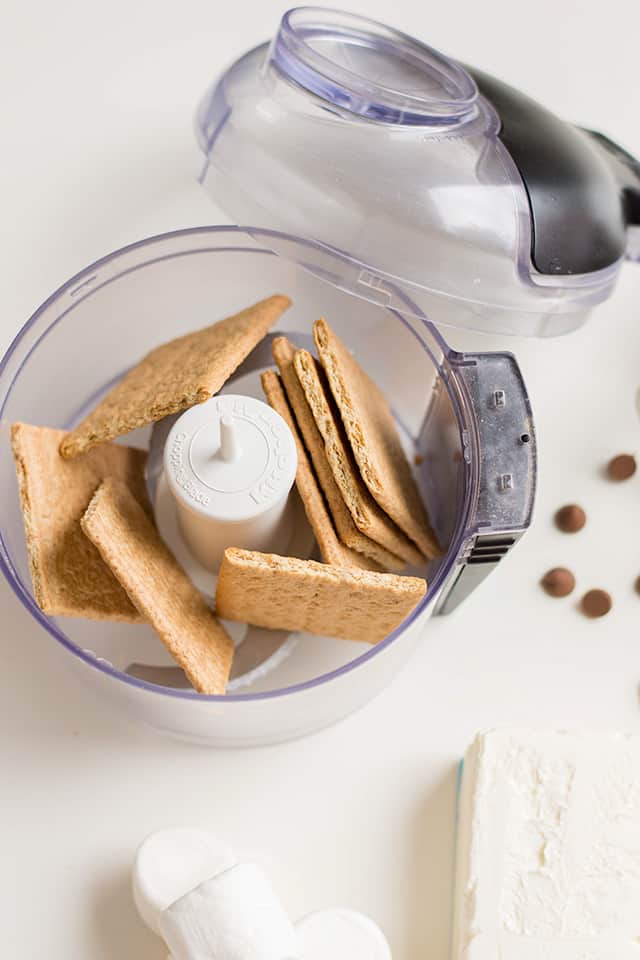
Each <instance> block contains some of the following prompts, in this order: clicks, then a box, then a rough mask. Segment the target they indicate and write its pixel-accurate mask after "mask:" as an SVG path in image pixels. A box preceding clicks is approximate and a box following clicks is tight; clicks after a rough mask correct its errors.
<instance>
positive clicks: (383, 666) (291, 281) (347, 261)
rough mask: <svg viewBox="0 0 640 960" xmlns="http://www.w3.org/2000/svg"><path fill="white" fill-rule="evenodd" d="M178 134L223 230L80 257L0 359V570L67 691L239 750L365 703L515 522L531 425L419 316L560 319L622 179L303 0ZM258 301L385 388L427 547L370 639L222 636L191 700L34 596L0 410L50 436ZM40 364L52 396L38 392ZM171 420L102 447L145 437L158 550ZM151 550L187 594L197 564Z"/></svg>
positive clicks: (156, 659) (601, 154)
mask: <svg viewBox="0 0 640 960" xmlns="http://www.w3.org/2000/svg"><path fill="white" fill-rule="evenodd" d="M196 131H197V137H198V143H199V146H200V148H201V151H202V157H203V163H202V173H201V181H202V183H203V185H204V187H205V189H206V190H207V191H208V192H209V193H211V194H212V196H213V197H214V198H215V200H216V202H217V203H219V204H221V205H222V206H223V207H224V208H225V209H226V210H227V212H228V213H230V214H231V215H232V216H233V218H234V220H235V221H236V222H237V223H238V224H239V226H237V227H220V226H218V227H216V226H213V227H208V228H197V229H187V230H182V231H178V232H175V233H170V234H165V235H162V236H158V237H153V238H151V239H148V240H143V241H141V242H139V243H135V244H133V245H131V246H129V247H126V248H124V249H122V250H119V251H117V252H115V253H113V254H111V255H109V256H107V257H105V258H103V259H102V260H100V261H98V262H96V263H94V264H92V265H91V266H90V267H88V268H87V269H86V270H84V271H82V272H81V273H80V274H78V275H77V276H75V277H73V278H72V279H71V280H69V281H68V282H67V283H66V284H64V285H63V286H62V287H61V288H60V289H59V290H58V291H57V292H55V293H54V294H53V295H52V296H51V297H50V298H49V299H48V300H47V301H46V302H45V303H44V304H43V305H42V306H41V307H40V308H39V310H37V311H36V313H35V314H34V316H33V317H32V318H31V319H30V320H29V321H28V322H27V323H26V324H25V326H24V327H23V329H22V330H21V331H20V333H19V334H18V336H17V337H16V339H15V341H14V343H13V344H12V346H11V347H10V349H9V351H8V352H7V354H6V356H5V357H4V359H3V361H2V365H1V368H0V404H1V415H2V433H3V443H2V445H1V447H0V469H1V471H2V482H3V489H4V490H5V497H4V501H3V510H2V521H1V529H0V535H1V541H0V563H1V564H2V568H3V572H4V573H5V576H6V577H7V579H8V581H9V583H10V584H11V586H12V587H13V589H14V590H15V592H16V594H17V595H18V597H19V598H20V599H21V601H22V602H23V603H24V605H25V606H26V607H27V609H28V610H29V611H30V613H31V614H32V615H33V617H34V618H35V619H36V620H37V621H38V622H39V623H40V624H41V625H42V626H43V627H44V628H45V630H46V631H47V632H48V633H49V634H50V635H51V636H52V637H53V638H55V639H56V640H57V641H58V642H59V644H60V645H61V647H62V648H63V649H64V651H65V652H66V654H67V656H66V660H67V661H68V662H69V664H71V665H72V666H73V667H74V668H75V670H76V671H77V672H78V673H79V674H80V675H81V677H82V679H83V681H84V683H85V684H87V685H89V686H91V687H92V688H93V689H95V691H96V693H100V694H102V695H104V696H105V697H107V698H108V699H109V700H110V701H111V702H112V703H113V704H114V705H115V706H116V707H117V708H118V709H119V710H120V711H121V712H122V713H124V714H127V715H128V716H130V717H131V718H133V719H136V720H139V721H140V722H143V723H146V724H149V725H151V726H153V727H155V728H157V729H159V730H162V731H165V732H168V733H171V734H173V735H176V736H179V737H184V738H189V739H192V740H197V741H201V742H203V743H208V744H213V745H231V746H233V745H245V744H260V743H266V742H270V741H277V740H282V739H286V738H289V737H295V736H300V735H302V734H305V733H308V732H310V731H312V730H314V729H317V728H319V727H321V726H323V725H325V724H328V723H330V722H333V721H335V720H337V719H338V718H340V717H341V716H344V715H346V714H347V713H349V712H351V711H352V710H354V709H356V708H357V707H359V706H360V705H362V704H363V703H364V702H366V701H367V700H368V699H370V698H371V697H372V696H374V695H375V694H376V693H377V692H378V691H379V690H380V689H382V688H383V687H384V686H385V685H386V684H387V683H388V682H389V680H390V679H391V677H392V676H393V675H394V673H395V672H396V671H397V670H398V668H399V667H400V666H401V665H402V664H403V663H404V662H405V661H406V660H407V659H408V657H409V656H410V654H411V652H412V650H413V648H414V646H415V645H416V643H417V642H418V641H419V638H420V633H421V629H422V628H423V627H424V623H425V621H426V619H427V618H428V617H429V616H431V615H432V614H448V613H449V612H451V611H452V610H454V609H455V607H456V606H457V605H458V604H459V603H460V602H461V601H462V600H463V599H465V598H466V597H467V596H468V595H469V593H470V592H472V590H473V589H474V587H475V586H476V585H477V584H478V583H479V582H480V581H481V580H483V579H484V577H485V576H486V575H487V574H488V573H489V572H491V571H492V570H493V569H494V567H495V566H496V565H497V564H498V563H499V562H500V560H501V558H502V557H503V556H504V555H505V554H506V553H508V551H509V550H510V549H511V547H512V546H513V545H514V544H515V543H516V542H517V541H518V540H519V539H520V537H521V536H522V534H523V533H524V531H525V530H526V529H527V527H528V525H529V523H530V520H531V514H532V508H533V501H534V494H535V482H536V438H535V429H534V425H533V421H532V415H531V409H530V405H529V400H528V397H527V391H526V387H525V384H524V383H523V380H522V377H521V374H520V371H519V369H518V365H517V363H516V360H515V359H514V357H513V356H512V355H511V354H509V353H506V352H504V353H502V352H498V353H464V352H457V351H454V350H452V349H451V348H450V347H449V346H448V345H447V343H446V340H445V339H444V337H443V335H442V333H441V329H440V328H441V327H442V326H452V325H453V326H457V327H463V328H465V329H473V330H478V331H492V332H501V333H505V334H521V335H522V334H528V335H537V336H551V335H555V334H560V333H565V332H567V331H569V330H571V329H574V328H576V327H577V326H579V325H580V324H581V323H583V322H584V320H585V318H586V316H587V313H588V311H589V310H590V309H591V308H592V307H593V306H594V305H595V304H597V303H599V302H600V301H602V300H603V299H605V298H606V297H607V296H608V295H609V294H610V293H611V291H612V289H613V286H614V283H615V279H616V276H617V274H618V272H619V270H620V266H621V262H622V260H623V259H624V257H625V256H627V257H630V258H636V257H638V256H640V242H639V241H638V237H639V234H638V224H639V223H640V174H639V168H638V165H637V163H635V161H633V159H632V158H630V157H629V156H628V155H627V154H625V153H624V152H623V151H622V150H621V149H620V148H618V147H616V146H615V145H613V144H611V143H610V142H609V141H607V140H606V139H605V138H603V137H601V136H599V135H596V134H593V133H589V132H587V131H583V130H578V129H577V128H575V127H572V126H570V125H568V124H565V123H563V122H562V121H560V120H558V119H557V118H556V117H554V116H553V115H552V114H550V113H548V112H547V111H545V110H543V109H542V108H541V107H539V106H538V105H536V104H534V103H533V102H532V101H529V100H527V99H526V98H524V97H522V96H521V95H520V94H518V93H517V92H516V91H514V90H511V89H510V88H508V87H506V86H504V85H502V84H500V83H498V81H495V80H493V79H492V78H490V77H486V76H483V75H481V74H479V73H476V72H474V71H473V70H470V69H468V68H466V67H463V66H461V65H460V64H457V63H455V62H454V61H452V60H449V59H448V58H446V57H444V56H442V55H441V54H439V53H437V52H436V51H434V50H432V49H430V48H429V47H426V46H425V45H424V44H422V43H420V42H419V41H417V40H414V39H413V38H411V37H408V36H406V35H404V34H401V33H398V32H397V31H394V30H392V29H390V28H388V27H385V26H382V25H380V24H378V23H375V22H372V21H369V20H366V19H363V18H360V17H355V16H351V15H348V14H344V13H341V12H337V11H331V10H326V9H312V8H302V9H297V10H293V11H291V12H289V13H288V14H286V15H285V16H284V17H283V19H282V21H281V24H280V26H279V29H278V32H277V34H276V36H275V38H274V40H273V41H272V42H271V43H270V44H265V45H263V46H261V47H258V48H256V49H255V50H252V51H250V52H249V53H247V54H246V55H245V56H243V57H241V58H240V59H239V60H238V61H237V62H236V63H234V64H233V65H232V66H231V67H230V68H229V69H228V70H227V72H226V73H225V74H223V76H222V77H221V78H220V79H218V80H217V81H216V83H215V84H214V85H213V87H212V88H211V90H210V91H209V92H208V93H207V95H206V96H205V98H204V99H203V101H202V103H201V105H200V108H199V110H198V113H197V121H196ZM276 292H278V293H283V294H286V295H288V296H290V297H291V299H292V301H293V305H292V307H291V308H290V309H288V310H287V311H286V312H285V313H284V314H283V315H282V317H281V319H280V320H279V321H278V323H277V325H276V328H275V330H274V332H273V333H272V335H274V334H279V333H285V334H286V335H287V336H288V337H289V338H290V339H291V340H292V341H293V342H294V343H295V344H296V345H298V346H304V347H308V346H309V345H310V344H311V343H312V339H311V331H312V326H313V323H314V321H315V320H316V319H317V318H318V317H320V316H326V317H327V319H328V320H329V322H330V324H331V326H332V327H333V329H334V330H335V331H336V333H337V334H338V335H339V337H340V338H341V339H342V340H343V341H344V343H345V344H346V345H347V346H348V348H349V349H350V350H351V351H353V353H354V355H355V356H356V357H357V359H358V361H359V363H360V364H361V365H362V366H363V367H364V369H365V370H366V371H367V372H368V374H369V375H370V376H371V377H372V378H373V380H374V381H375V382H376V383H377V384H378V386H379V387H380V388H381V390H382V391H383V392H384V394H385V395H386V398H387V400H388V402H389V404H390V406H391V408H392V410H393V414H394V416H395V419H396V422H397V425H398V428H399V431H400V433H401V436H402V440H403V443H404V446H405V449H406V450H407V452H408V453H409V454H410V457H411V460H412V461H413V462H414V464H415V477H416V481H417V483H418V486H419V488H420V491H421V493H422V496H423V498H424V500H425V503H426V504H427V506H428V508H429V513H430V516H431V518H432V521H433V524H434V527H435V531H436V533H437V535H438V538H439V540H440V543H441V545H442V547H443V554H442V556H441V557H439V558H438V559H436V560H433V561H431V562H430V563H429V564H428V565H426V566H425V567H424V569H420V570H417V571H415V570H410V571H409V572H412V573H414V572H417V573H418V574H419V575H421V576H425V577H426V579H427V581H428V590H427V594H426V596H425V597H424V599H423V600H422V601H421V602H420V603H419V604H418V606H417V607H416V608H415V609H414V610H413V612H412V613H411V614H410V615H409V616H408V617H407V618H406V620H405V621H404V622H403V623H402V624H401V625H400V626H399V627H398V628H397V629H396V630H394V631H393V632H392V633H391V634H389V636H387V637H386V638H385V639H384V640H382V641H381V642H380V643H378V644H377V645H376V646H373V647H371V646H368V645H366V644H362V643H355V642H351V641H344V640H336V639H329V638H326V637H319V636H312V635H291V634H287V633H285V632H283V631H267V630H260V629H257V628H255V627H250V628H247V629H244V628H242V627H240V628H237V629H234V640H235V641H236V643H237V649H236V657H235V661H234V671H233V673H232V681H231V683H230V685H229V688H228V693H227V695H226V696H203V695H200V694H198V693H196V692H195V691H194V690H192V689H190V688H189V687H188V685H187V684H186V683H185V681H184V677H183V676H182V674H181V671H180V670H178V669H177V668H176V667H175V664H173V663H172V661H171V659H170V657H169V655H168V654H167V653H166V651H165V650H164V648H163V647H162V645H161V644H160V642H159V640H158V639H157V637H156V636H155V634H154V633H153V631H152V630H151V629H150V628H149V627H147V626H144V625H125V624H120V623H110V622H91V621H85V620H73V619H70V618H61V617H47V616H45V615H44V614H43V613H42V612H41V611H40V609H39V608H38V607H37V605H36V603H35V600H34V597H33V594H32V589H31V584H30V577H29V568H28V562H27V555H26V549H25V542H24V533H23V529H22V518H21V514H20V506H19V499H18V490H17V484H16V481H15V472H14V465H13V462H12V457H11V450H10V445H9V442H8V432H9V428H10V425H11V423H12V422H14V421H17V420H20V421H26V422H28V423H33V424H42V425H47V426H54V427H60V428H70V427H72V426H74V425H75V424H76V423H77V422H78V421H79V420H80V419H81V418H82V417H83V416H84V415H85V413H86V412H87V411H88V410H90V409H91V408H92V407H93V406H94V405H95V402H96V400H97V399H99V398H100V397H101V396H102V395H103V394H104V393H105V392H106V391H107V390H108V389H109V388H110V387H111V386H112V385H113V384H114V383H115V382H117V381H118V379H119V378H120V377H122V375H123V373H125V372H126V370H127V369H128V367H130V366H131V365H132V364H134V363H136V362H137V361H138V359H139V358H140V357H142V356H143V355H144V354H145V353H147V352H148V351H149V350H151V349H152V348H154V347H156V346H157V345H158V344H160V343H163V342H166V341H169V340H171V339H172V338H175V337H178V336H181V335H182V334H184V333H187V332H189V331H192V330H196V329H198V328H200V327H204V326H206V325H208V324H211V323H213V322H214V321H216V320H219V319H222V318H223V317H225V316H227V315H230V314H232V313H235V312H236V311H238V310H239V309H241V308H242V307H245V306H247V305H248V304H250V303H254V302H257V301H259V300H261V299H263V298H265V297H268V296H270V295H271V294H273V293H276ZM273 366H274V364H273V361H272V358H271V354H270V349H269V338H267V340H266V341H264V342H263V343H262V344H260V345H259V346H258V347H257V348H256V350H255V351H254V352H253V353H252V354H250V355H249V357H247V359H246V360H245V362H244V363H243V364H242V365H241V367H240V368H239V369H238V370H237V371H236V373H235V374H234V376H233V377H231V378H230V379H229V381H228V382H227V383H226V384H225V387H224V388H223V390H222V392H221V395H222V396H224V395H225V394H228V395H229V396H233V395H238V394H241V395H244V396H246V395H251V393H252V391H253V390H254V389H255V384H256V383H258V384H259V374H260V372H261V371H263V370H265V369H267V368H272V367H273ZM52 370H55V371H56V389H55V391H53V392H52V391H51V390H49V389H47V390H43V389H42V384H43V383H44V384H47V383H48V382H49V380H50V376H51V371H52ZM255 396H256V398H259V399H264V397H262V396H261V393H260V391H259V388H258V390H257V392H255ZM172 426H173V422H165V421H160V422H159V423H158V424H156V425H155V426H154V427H153V428H145V429H144V430H142V431H136V432H135V433H134V434H132V435H131V436H130V437H127V439H126V442H127V443H131V444H132V445H138V446H140V445H142V446H147V447H150V458H149V467H148V474H149V476H148V484H149V488H150V492H151V493H152V496H153V499H154V502H155V504H156V508H157V510H158V521H159V527H160V531H161V533H162V534H163V536H165V538H166V539H167V540H168V541H169V542H170V543H171V544H172V545H173V546H174V547H175V543H176V542H177V538H178V539H179V531H178V526H179V524H178V521H177V519H176V518H175V515H173V519H171V513H170V511H168V512H167V511H163V509H161V508H160V507H159V506H158V504H159V499H158V498H161V497H162V496H164V497H165V502H166V500H167V490H166V487H167V484H166V481H163V477H164V476H165V475H164V474H163V473H162V451H163V449H164V447H165V441H166V438H167V436H168V433H169V431H170V430H171V429H172ZM163 490H164V494H163V492H162V491H163ZM292 497H294V498H295V497H296V494H295V493H293V494H292ZM292 511H293V513H292V515H293V516H294V522H293V523H292V529H293V532H292V533H291V542H290V543H289V546H288V550H289V551H290V552H291V553H292V554H293V555H299V556H308V555H309V553H308V550H309V531H308V529H307V527H306V521H305V519H304V515H303V513H302V511H301V510H300V504H299V503H296V502H294V503H293V506H292ZM296 511H297V512H296ZM167 517H169V519H168V520H167ZM160 520H162V522H160ZM294 541H295V542H294ZM230 545H231V544H230ZM296 551H297V554H296ZM176 553H178V557H179V559H180V560H181V562H182V563H183V565H184V566H185V567H186V568H187V570H188V572H189V573H190V574H191V575H192V578H193V579H194V581H195V582H196V583H197V584H198V586H201V587H202V589H203V590H204V591H205V592H208V593H209V594H210V595H212V594H213V587H212V583H211V581H210V579H209V577H210V576H211V575H210V574H208V573H207V572H206V571H205V572H203V571H202V569H201V568H200V566H199V565H198V562H197V561H196V560H195V559H194V558H193V557H187V556H184V555H180V553H179V551H178V550H177V549H176ZM183 553H184V551H183ZM236 627H237V625H236Z"/></svg>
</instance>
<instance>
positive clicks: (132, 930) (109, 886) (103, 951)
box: [91, 868, 167, 960]
mask: <svg viewBox="0 0 640 960" xmlns="http://www.w3.org/2000/svg"><path fill="white" fill-rule="evenodd" d="M92 901H93V908H94V909H93V916H92V918H91V921H92V924H93V929H94V938H95V944H96V948H97V949H98V950H99V952H98V953H94V954H93V955H92V960H116V958H117V960H165V958H166V956H167V949H166V947H165V946H164V944H163V942H162V940H160V938H159V937H156V936H154V934H153V933H151V931H150V930H147V928H146V927H145V926H144V924H143V923H142V920H141V919H140V917H139V916H138V914H137V913H136V910H135V907H134V905H133V899H132V897H131V874H130V872H129V870H126V869H124V868H122V869H117V870H113V871H112V872H111V873H105V874H104V876H102V877H100V878H97V879H96V886H95V890H94V891H92Z"/></svg>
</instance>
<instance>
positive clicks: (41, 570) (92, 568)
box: [11, 423, 151, 623]
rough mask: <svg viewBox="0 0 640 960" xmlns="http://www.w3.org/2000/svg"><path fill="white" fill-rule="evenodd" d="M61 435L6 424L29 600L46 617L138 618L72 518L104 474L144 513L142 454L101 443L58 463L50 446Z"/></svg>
mask: <svg viewBox="0 0 640 960" xmlns="http://www.w3.org/2000/svg"><path fill="white" fill-rule="evenodd" d="M64 435H65V434H64V431H63V430H51V429H49V428H48V427H33V426H30V425H29V424H27V423H14V424H13V426H12V427H11V446H12V450H13V456H14V459H15V464H16V473H17V476H18V486H19V489H20V503H21V505H22V516H23V520H24V528H25V534H26V540H27V553H28V556H29V568H30V570H31V579H32V582H33V592H34V594H35V598H36V602H37V603H38V606H39V607H40V608H41V610H43V612H44V613H47V614H50V615H52V616H62V617H87V618H89V619H90V620H121V621H126V622H132V623H137V622H140V621H142V620H143V619H144V618H143V617H142V616H141V615H140V614H139V613H138V611H137V610H136V608H135V607H134V606H133V604H132V603H131V601H130V600H129V597H128V596H127V594H126V593H125V591H124V590H123V589H122V587H121V586H120V584H119V583H118V581H117V580H116V578H115V577H114V576H113V574H112V573H111V571H110V570H109V568H108V567H107V566H106V565H105V564H104V562H103V561H102V559H101V557H100V554H99V553H98V551H97V550H96V548H95V547H94V546H93V544H92V543H90V542H89V541H88V540H87V538H86V537H85V535H84V534H83V532H82V530H81V528H80V518H81V517H82V514H83V513H84V511H85V510H86V507H87V504H88V503H89V500H90V499H91V497H92V496H93V494H94V492H95V489H96V487H97V486H98V485H99V484H100V483H102V481H103V480H104V479H105V477H116V478H117V479H118V480H120V481H121V482H123V483H125V484H126V485H127V486H128V487H129V488H130V489H131V491H132V493H133V496H135V497H136V498H137V500H138V501H139V502H140V503H141V504H143V505H144V507H145V509H146V510H148V511H149V512H150V511H151V507H150V505H149V501H148V499H147V489H146V484H145V479H144V469H145V464H146V462H147V454H146V451H144V450H135V449H133V448H132V447H124V446H119V445H118V446H116V445H115V444H113V443H109V444H104V445H103V446H101V447H98V448H96V449H95V450H91V451H89V453H87V455H86V456H85V457H82V458H81V459H80V460H63V459H62V457H61V456H60V454H59V452H58V448H59V446H60V441H61V439H62V438H63V436H64Z"/></svg>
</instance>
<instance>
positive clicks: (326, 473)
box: [271, 337, 405, 571]
mask: <svg viewBox="0 0 640 960" xmlns="http://www.w3.org/2000/svg"><path fill="white" fill-rule="evenodd" d="M271 350H272V353H273V358H274V360H275V362H276V363H277V365H278V369H279V370H280V376H281V377H282V383H283V385H284V389H285V392H286V395H287V399H288V400H289V403H290V405H291V408H292V410H293V414H294V416H295V419H296V423H297V425H298V428H299V430H300V433H301V434H302V439H303V440H304V443H305V446H306V448H307V450H308V451H309V454H310V455H311V460H312V462H313V466H314V468H315V472H316V477H317V478H318V482H319V484H320V487H321V489H322V492H323V493H324V495H325V497H326V500H327V504H328V506H329V512H330V514H331V516H332V518H333V522H334V524H335V528H336V532H337V534H338V536H339V538H340V539H341V540H342V542H343V543H344V544H345V545H346V546H347V547H350V548H351V549H352V550H356V551H357V552H358V553H363V554H364V555H365V556H366V557H371V558H372V559H373V560H375V561H376V563H378V564H380V566H381V567H383V568H384V569H386V570H394V571H399V570H402V569H403V567H404V566H405V562H404V560H402V559H401V558H400V557H397V556H396V555H395V554H394V553H391V552H390V551H389V550H385V548H384V547H382V546H380V544H378V543H375V541H374V540H370V539H369V537H367V536H365V535H364V533H362V532H361V531H360V530H358V528H357V526H356V525H355V523H354V521H353V517H352V516H351V513H350V512H349V508H348V507H347V505H346V503H345V502H344V498H343V496H342V494H341V493H340V489H339V487H338V485H337V483H336V481H335V480H334V477H333V472H332V470H331V467H330V466H329V461H328V460H327V455H326V453H325V449H324V441H323V439H322V436H321V434H320V431H319V430H318V427H317V426H316V422H315V420H314V418H313V414H312V412H311V409H310V407H309V404H308V403H307V398H306V397H305V395H304V390H303V389H302V386H301V385H300V381H299V380H298V377H297V375H296V372H295V369H294V366H293V358H294V356H295V352H296V347H294V345H293V344H292V343H291V341H290V340H287V338H286V337H276V339H275V340H274V341H273V343H272V345H271Z"/></svg>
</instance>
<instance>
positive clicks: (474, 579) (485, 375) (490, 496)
mask: <svg viewBox="0 0 640 960" xmlns="http://www.w3.org/2000/svg"><path fill="white" fill-rule="evenodd" d="M449 362H450V364H451V371H452V375H453V377H452V379H453V380H454V382H455V385H456V388H457V390H458V393H459V397H460V401H461V405H462V406H463V409H464V410H465V414H466V416H465V419H466V421H467V424H468V429H467V430H465V431H463V451H462V455H463V463H462V465H461V469H463V470H464V471H465V472H466V476H465V484H464V486H465V489H466V490H467V491H468V507H467V509H468V515H467V519H466V521H465V530H464V533H463V537H462V546H461V549H460V551H459V554H458V558H457V562H456V564H455V565H454V567H453V568H452V569H451V571H450V573H449V575H448V577H447V579H446V580H445V582H444V584H443V586H442V589H441V591H440V594H439V596H438V599H437V601H436V607H435V613H436V614H444V613H450V612H451V611H452V610H454V609H455V608H456V607H457V606H459V604H460V603H462V601H463V600H465V599H466V597H468V596H469V594H470V593H472V592H473V590H475V588H476V587H477V586H478V585H479V584H480V583H481V582H482V581H483V580H484V579H485V578H486V577H487V576H488V575H489V573H491V571H492V570H494V569H495V568H496V566H497V565H498V563H500V561H501V560H502V559H503V557H505V556H506V555H507V553H509V551H510V550H511V548H512V547H513V546H514V545H515V544H516V543H517V542H518V540H519V539H520V538H521V537H522V535H523V534H524V533H525V531H526V530H527V528H528V527H529V525H530V523H531V517H532V513H533V503H534V499H535V491H536V475H537V449H536V434H535V427H534V423H533V415H532V412H531V406H530V403H529V396H528V394H527V390H526V387H525V384H524V380H523V378H522V374H521V372H520V368H519V367H518V364H517V361H516V359H515V357H514V356H513V354H510V353H476V354H470V353H452V354H450V356H449Z"/></svg>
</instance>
